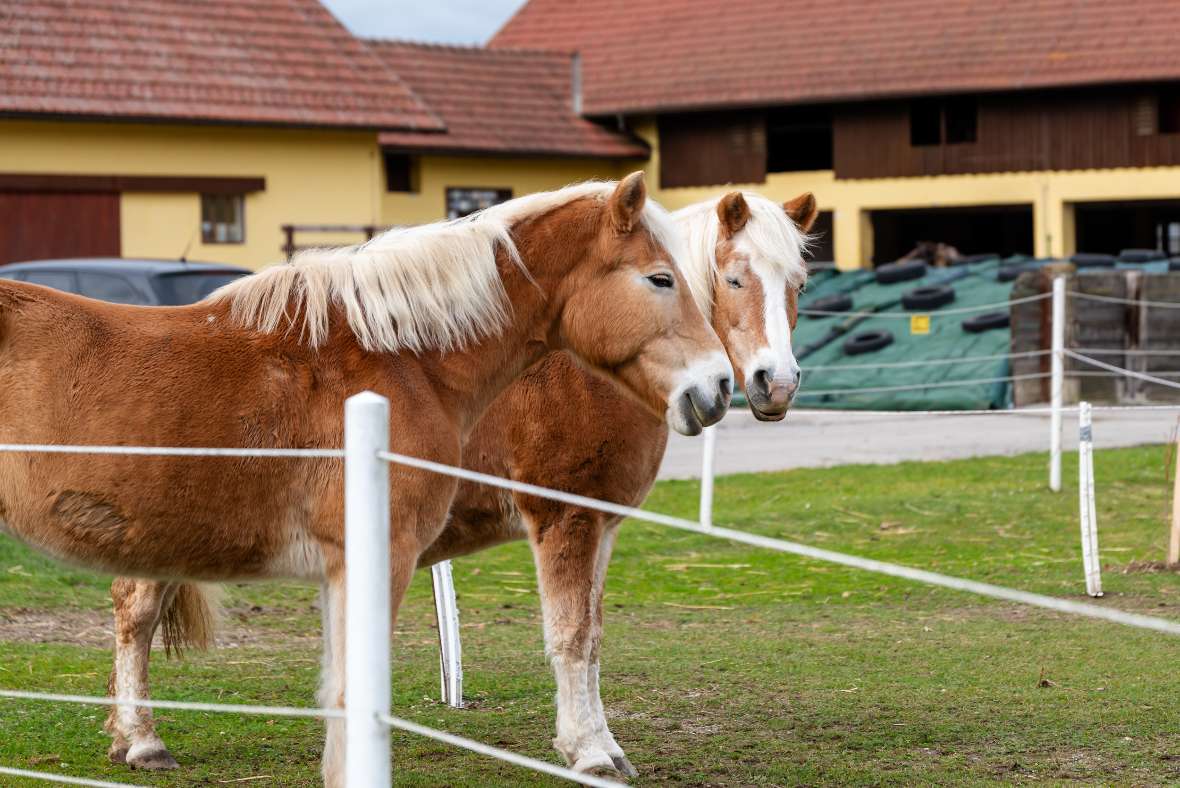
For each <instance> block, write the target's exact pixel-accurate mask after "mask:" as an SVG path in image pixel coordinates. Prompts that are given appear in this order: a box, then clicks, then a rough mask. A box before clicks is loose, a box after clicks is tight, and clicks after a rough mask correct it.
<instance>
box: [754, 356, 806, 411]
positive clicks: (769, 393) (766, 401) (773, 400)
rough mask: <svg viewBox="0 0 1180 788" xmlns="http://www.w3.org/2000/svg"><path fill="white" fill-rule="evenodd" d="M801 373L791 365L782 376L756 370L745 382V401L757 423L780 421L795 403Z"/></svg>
mask: <svg viewBox="0 0 1180 788" xmlns="http://www.w3.org/2000/svg"><path fill="white" fill-rule="evenodd" d="M801 381H802V373H801V372H800V371H799V367H798V366H794V365H792V366H791V367H790V368H788V369H787V370H786V371H785V373H784V374H782V375H775V374H774V373H773V372H772V371H771V370H768V369H757V370H755V371H754V373H753V374H752V375H750V377H749V378H748V379H747V380H746V401H747V402H749V403H750V412H751V413H753V414H754V418H756V419H758V421H782V420H783V419H784V418H785V417H786V415H787V411H788V410H790V409H791V405H792V403H794V401H795V395H796V394H797V393H798V391H799V384H800V382H801Z"/></svg>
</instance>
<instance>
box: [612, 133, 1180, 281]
mask: <svg viewBox="0 0 1180 788" xmlns="http://www.w3.org/2000/svg"><path fill="white" fill-rule="evenodd" d="M634 129H635V130H636V132H637V133H638V134H639V135H640V136H642V137H643V138H644V139H645V140H646V141H647V142H648V144H650V145H651V146H652V158H651V160H650V161H649V162H648V164H647V170H648V176H649V178H648V180H649V183H651V184H653V185H657V188H656V189H655V190H654V192H653V193H654V194H655V196H656V197H657V199H659V200H660V202H662V203H663V204H664V205H665V206H667V207H668V208H670V209H673V210H675V209H676V208H680V207H683V206H685V205H689V204H691V203H694V202H697V201H699V200H704V199H707V198H711V197H716V196H719V195H720V194H722V193H724V192H725V191H726V190H727V189H730V188H735V186H736V187H737V188H745V189H750V190H751V191H757V192H759V193H761V194H765V195H766V196H767V197H770V198H771V199H774V200H779V201H785V200H789V199H790V198H792V197H795V196H796V195H798V194H800V193H801V192H805V191H811V192H814V193H815V196H816V199H817V200H818V201H819V206H820V210H823V211H832V217H833V229H832V232H833V235H834V238H833V241H834V246H835V250H836V262H837V264H838V265H839V267H841V268H857V267H862V266H868V265H869V264H870V262H869V261H870V260H871V259H872V254H873V238H872V225H871V223H870V221H869V216H870V212H871V211H873V210H883V209H897V208H948V207H955V206H970V205H1017V204H1023V205H1031V206H1032V208H1033V239H1034V244H1035V248H1034V253H1035V254H1036V255H1037V256H1039V257H1050V256H1053V257H1064V256H1068V255H1070V254H1073V253H1074V252H1075V251H1077V250H1076V249H1074V248H1073V247H1074V238H1075V235H1074V224H1073V215H1074V214H1073V207H1074V205H1075V204H1077V203H1081V202H1096V201H1101V202H1108V201H1110V202H1113V201H1123V200H1165V199H1180V167H1155V168H1134V169H1132V168H1127V169H1108V170H1077V171H1048V172H1013V173H997V174H987V175H942V176H935V177H922V178H874V179H837V178H836V176H835V173H834V172H832V171H831V170H822V171H816V172H789V173H771V174H770V175H769V176H768V177H767V179H766V183H756V184H736V185H735V186H728V187H726V186H717V187H707V188H676V189H660V188H658V179H659V140H658V135H657V133H656V124H655V122H654V121H653V120H645V121H643V122H640V123H638V124H636V125H635V126H634Z"/></svg>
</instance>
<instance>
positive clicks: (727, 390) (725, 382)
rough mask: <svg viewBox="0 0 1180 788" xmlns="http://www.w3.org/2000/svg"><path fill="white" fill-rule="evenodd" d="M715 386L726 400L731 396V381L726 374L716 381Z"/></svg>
mask: <svg viewBox="0 0 1180 788" xmlns="http://www.w3.org/2000/svg"><path fill="white" fill-rule="evenodd" d="M717 387H718V388H720V389H721V398H722V399H723V400H725V401H726V402H728V401H729V399H730V397H732V396H733V381H732V380H730V378H729V377H728V376H726V377H724V378H722V379H721V380H720V381H718V383H717Z"/></svg>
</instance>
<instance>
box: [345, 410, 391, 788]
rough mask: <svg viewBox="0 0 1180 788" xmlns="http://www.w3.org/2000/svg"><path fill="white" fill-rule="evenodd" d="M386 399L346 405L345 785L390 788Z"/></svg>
mask: <svg viewBox="0 0 1180 788" xmlns="http://www.w3.org/2000/svg"><path fill="white" fill-rule="evenodd" d="M382 451H389V400H387V399H385V397H382V396H380V395H378V394H374V393H373V392H371V391H366V392H364V393H362V394H357V395H356V396H355V397H350V398H349V399H348V401H347V402H345V404H344V562H345V563H344V566H345V574H346V579H345V590H346V594H347V597H346V610H345V632H346V638H347V641H346V647H345V669H346V674H345V685H344V706H345V724H346V726H347V728H346V750H345V784H346V785H350V786H351V785H363V786H366V788H389V786H390V785H391V783H392V779H393V776H392V757H391V754H390V749H389V727H388V726H387V725H386V724H385V723H384V722H382V721H381V719H380V715H385V716H388V715H389V708H390V681H389V670H390V667H389V649H390V647H389V641H390V636H391V633H390V627H389V465H388V463H386V461H385V460H383V459H381V458H379V457H378V456H377V453H378V452H382Z"/></svg>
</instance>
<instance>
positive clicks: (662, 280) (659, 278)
mask: <svg viewBox="0 0 1180 788" xmlns="http://www.w3.org/2000/svg"><path fill="white" fill-rule="evenodd" d="M647 281H649V282H651V283H652V284H653V285H655V286H656V287H671V286H672V285H673V284H674V280H673V279H672V275H671V274H652V275H651V276H649V277H648V278H647Z"/></svg>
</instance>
